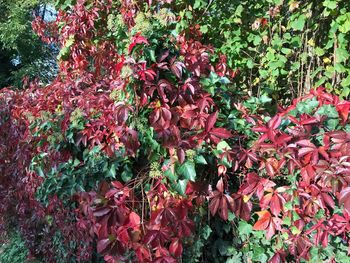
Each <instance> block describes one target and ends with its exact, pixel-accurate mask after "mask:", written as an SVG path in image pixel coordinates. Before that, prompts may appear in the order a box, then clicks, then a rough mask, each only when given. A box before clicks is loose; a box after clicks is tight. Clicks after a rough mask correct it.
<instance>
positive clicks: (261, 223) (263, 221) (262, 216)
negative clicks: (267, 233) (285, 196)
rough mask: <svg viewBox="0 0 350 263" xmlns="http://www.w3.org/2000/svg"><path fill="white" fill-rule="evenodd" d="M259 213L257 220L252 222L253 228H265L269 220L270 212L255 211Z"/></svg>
mask: <svg viewBox="0 0 350 263" xmlns="http://www.w3.org/2000/svg"><path fill="white" fill-rule="evenodd" d="M256 213H257V214H258V215H259V220H258V221H257V222H256V223H255V224H254V226H253V229H254V230H266V229H267V228H268V227H269V225H270V222H271V214H270V213H269V211H267V210H264V211H260V212H256Z"/></svg>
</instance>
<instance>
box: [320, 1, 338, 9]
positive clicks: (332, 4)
mask: <svg viewBox="0 0 350 263" xmlns="http://www.w3.org/2000/svg"><path fill="white" fill-rule="evenodd" d="M323 6H324V7H327V8H328V9H336V8H337V1H334V0H326V1H324V2H323Z"/></svg>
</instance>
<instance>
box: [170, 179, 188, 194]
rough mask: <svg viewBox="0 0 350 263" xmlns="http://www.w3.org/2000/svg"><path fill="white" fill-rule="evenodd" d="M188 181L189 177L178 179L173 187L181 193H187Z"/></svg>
mask: <svg viewBox="0 0 350 263" xmlns="http://www.w3.org/2000/svg"><path fill="white" fill-rule="evenodd" d="M187 183H188V180H187V179H183V180H178V181H177V183H176V184H174V185H173V188H174V190H175V191H176V192H178V193H179V194H180V195H185V193H186V186H187Z"/></svg>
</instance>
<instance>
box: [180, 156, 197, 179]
mask: <svg viewBox="0 0 350 263" xmlns="http://www.w3.org/2000/svg"><path fill="white" fill-rule="evenodd" d="M178 172H179V174H181V175H183V176H184V177H185V178H186V179H188V180H191V181H193V182H194V181H195V180H196V169H195V166H194V163H193V162H191V161H186V162H185V163H184V164H182V165H181V166H180V168H179V169H178Z"/></svg>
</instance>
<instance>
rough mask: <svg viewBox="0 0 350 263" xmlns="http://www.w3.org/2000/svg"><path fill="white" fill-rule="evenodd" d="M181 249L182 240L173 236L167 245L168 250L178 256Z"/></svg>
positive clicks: (180, 253)
mask: <svg viewBox="0 0 350 263" xmlns="http://www.w3.org/2000/svg"><path fill="white" fill-rule="evenodd" d="M182 251H183V248H182V242H181V241H180V240H179V239H178V238H175V239H174V240H173V241H172V242H171V244H170V246H169V252H170V253H171V254H172V255H174V256H175V257H180V256H181V255H182Z"/></svg>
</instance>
